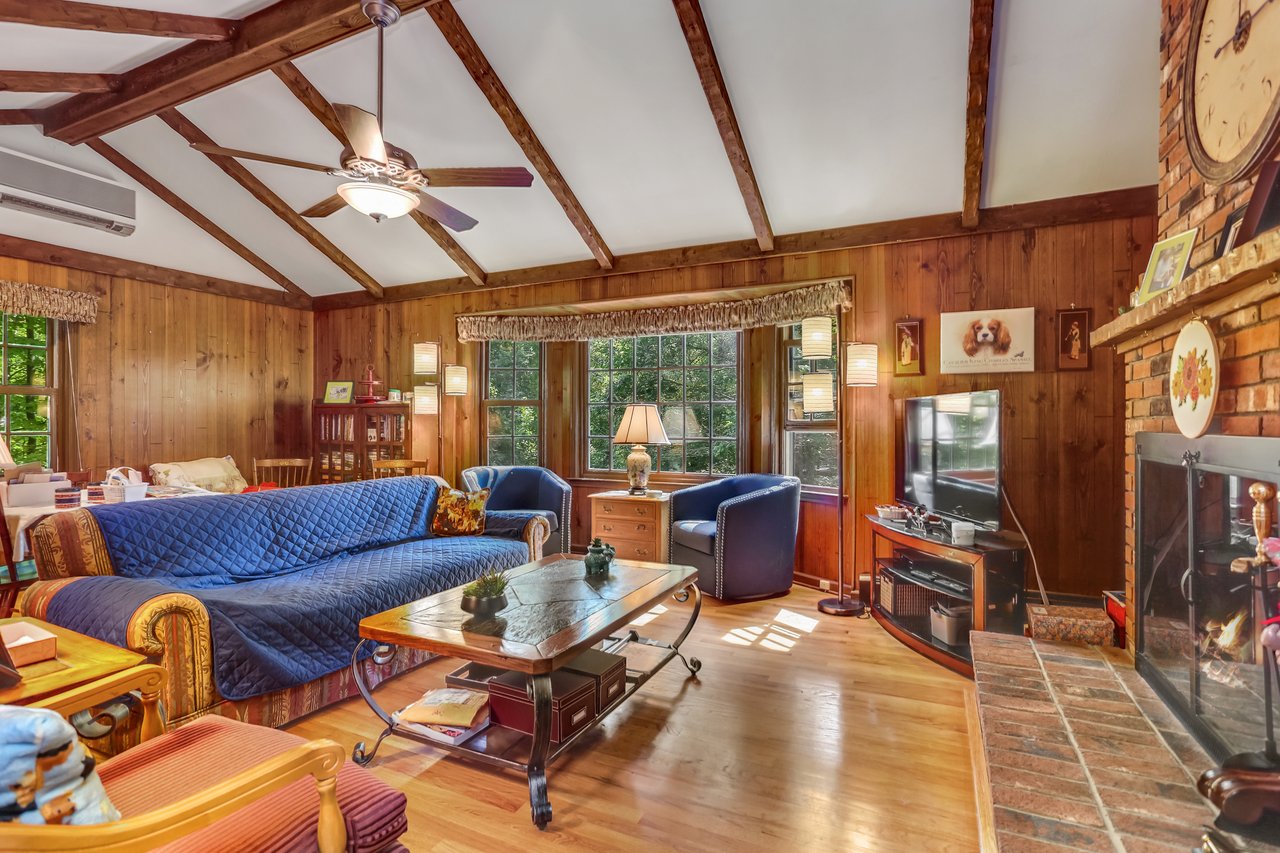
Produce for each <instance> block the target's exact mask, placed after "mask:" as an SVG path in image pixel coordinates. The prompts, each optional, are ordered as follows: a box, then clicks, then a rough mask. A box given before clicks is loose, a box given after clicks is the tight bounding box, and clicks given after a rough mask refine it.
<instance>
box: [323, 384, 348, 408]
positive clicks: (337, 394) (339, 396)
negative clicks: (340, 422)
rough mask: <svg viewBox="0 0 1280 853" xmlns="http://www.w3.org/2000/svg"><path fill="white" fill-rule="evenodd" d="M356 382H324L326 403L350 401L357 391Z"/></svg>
mask: <svg viewBox="0 0 1280 853" xmlns="http://www.w3.org/2000/svg"><path fill="white" fill-rule="evenodd" d="M355 388H356V383H355V382H326V383H324V401H325V402H326V403H350V402H351V395H352V394H353V393H354V392H355Z"/></svg>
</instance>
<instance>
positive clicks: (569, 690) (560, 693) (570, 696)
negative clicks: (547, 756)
mask: <svg viewBox="0 0 1280 853" xmlns="http://www.w3.org/2000/svg"><path fill="white" fill-rule="evenodd" d="M595 718H596V683H595V681H594V680H593V679H591V678H588V677H587V676H585V675H578V674H577V673H576V672H566V671H565V670H563V669H558V670H556V671H555V672H553V673H551V742H552V743H560V742H561V741H563V740H568V739H569V738H571V737H573V735H575V734H576V733H577V732H578V731H579V730H581V729H584V728H586V727H587V726H589V725H591V722H592V720H594V719H595ZM489 721H490V722H491V723H493V724H495V725H499V726H505V727H506V728H509V729H515V730H516V731H518V732H524V733H525V734H527V735H531V734H533V698H532V697H530V696H529V676H527V675H525V674H524V673H521V672H509V673H507V674H506V675H500V676H498V677H497V678H495V679H493V680H491V681H490V682H489Z"/></svg>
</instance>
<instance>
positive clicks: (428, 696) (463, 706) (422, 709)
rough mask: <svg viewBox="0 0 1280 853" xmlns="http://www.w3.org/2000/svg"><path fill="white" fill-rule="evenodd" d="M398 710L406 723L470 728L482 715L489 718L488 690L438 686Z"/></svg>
mask: <svg viewBox="0 0 1280 853" xmlns="http://www.w3.org/2000/svg"><path fill="white" fill-rule="evenodd" d="M399 714H400V719H402V720H403V721H404V722H406V723H418V724H421V725H431V726H450V727H457V728H468V727H470V726H472V725H474V724H475V723H476V722H477V721H478V720H479V719H480V718H481V717H484V718H485V719H488V716H489V694H488V693H482V692H481V691H479V690H468V689H466V688H465V687H438V688H436V689H434V690H428V691H427V692H426V693H423V694H422V697H421V698H420V699H418V700H417V701H415V702H410V703H409V704H408V705H406V706H404V707H403V708H401V709H400V711H399Z"/></svg>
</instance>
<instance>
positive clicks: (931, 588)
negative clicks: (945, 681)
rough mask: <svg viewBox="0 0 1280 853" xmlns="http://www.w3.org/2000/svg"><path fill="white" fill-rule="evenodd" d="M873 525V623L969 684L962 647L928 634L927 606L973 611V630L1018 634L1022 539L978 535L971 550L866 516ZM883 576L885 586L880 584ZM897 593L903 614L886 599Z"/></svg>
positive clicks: (968, 662)
mask: <svg viewBox="0 0 1280 853" xmlns="http://www.w3.org/2000/svg"><path fill="white" fill-rule="evenodd" d="M867 520H868V521H870V522H871V550H872V555H873V558H874V560H873V563H872V566H871V615H872V616H873V617H874V618H875V620H876V621H877V622H879V623H880V624H881V625H882V626H884V629H885V630H886V631H888V632H889V633H890V634H892V635H893V636H894V637H896V638H897V639H898V640H899V641H901V642H902V643H904V644H906V645H907V646H909V647H911V648H912V649H915V650H916V651H917V652H919V653H920V654H922V655H924V656H925V657H927V658H930V659H931V660H934V661H936V662H938V663H940V664H942V665H943V666H945V667H947V668H948V669H951V670H954V671H956V672H959V673H961V674H962V675H967V676H968V677H970V678H972V677H973V654H972V652H971V651H970V649H969V643H968V642H967V641H966V642H964V643H962V644H960V645H956V646H952V645H948V644H947V643H944V642H942V641H941V640H939V639H937V638H935V637H934V636H933V634H932V631H931V630H930V627H929V613H928V607H929V605H930V604H931V603H932V602H933V601H937V600H942V601H944V602H952V603H963V604H971V605H973V620H972V628H973V630H975V631H994V632H996V633H1001V634H1018V635H1021V634H1022V629H1023V623H1024V621H1025V614H1024V606H1025V595H1026V591H1025V585H1024V573H1025V571H1026V548H1025V547H1024V543H1023V542H1022V541H1021V539H1014V538H1013V537H1009V536H1006V535H1001V534H991V533H980V534H979V535H978V538H977V542H976V543H975V544H973V545H956V544H954V543H952V542H951V541H950V539H949V538H948V537H946V536H942V535H938V534H934V533H925V532H924V531H921V530H916V529H914V528H910V527H908V526H907V525H906V524H903V523H898V522H889V521H884V520H882V519H880V518H878V517H877V516H874V515H869V516H867ZM885 576H888V580H889V584H888V585H887V586H886V585H885V583H884V579H885ZM895 586H896V589H897V592H898V593H901V594H902V598H903V600H904V601H905V602H906V603H907V606H906V607H899V608H898V610H897V612H894V608H893V606H892V602H887V601H885V600H884V591H885V590H886V589H889V588H893V587H895Z"/></svg>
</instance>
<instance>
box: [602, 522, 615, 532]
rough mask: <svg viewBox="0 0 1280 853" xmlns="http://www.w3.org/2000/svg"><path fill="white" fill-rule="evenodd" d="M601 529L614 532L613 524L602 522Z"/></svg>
mask: <svg viewBox="0 0 1280 853" xmlns="http://www.w3.org/2000/svg"><path fill="white" fill-rule="evenodd" d="M600 529H601V530H603V531H604V532H605V533H612V532H613V525H612V524H602V525H600Z"/></svg>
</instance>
